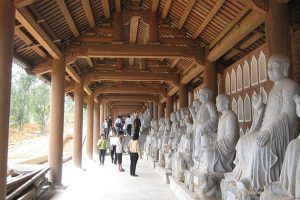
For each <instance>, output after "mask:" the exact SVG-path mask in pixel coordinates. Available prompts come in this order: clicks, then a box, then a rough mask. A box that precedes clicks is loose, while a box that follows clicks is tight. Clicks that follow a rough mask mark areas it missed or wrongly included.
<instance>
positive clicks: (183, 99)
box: [179, 83, 188, 109]
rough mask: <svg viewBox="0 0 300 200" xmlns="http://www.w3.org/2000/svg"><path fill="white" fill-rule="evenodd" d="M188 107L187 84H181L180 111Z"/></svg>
mask: <svg viewBox="0 0 300 200" xmlns="http://www.w3.org/2000/svg"><path fill="white" fill-rule="evenodd" d="M187 106H188V93H187V87H186V84H182V83H180V84H179V109H181V108H184V107H187Z"/></svg>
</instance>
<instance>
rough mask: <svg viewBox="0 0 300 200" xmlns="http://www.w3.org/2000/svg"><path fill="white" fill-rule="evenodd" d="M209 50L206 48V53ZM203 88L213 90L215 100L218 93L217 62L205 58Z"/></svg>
mask: <svg viewBox="0 0 300 200" xmlns="http://www.w3.org/2000/svg"><path fill="white" fill-rule="evenodd" d="M208 52H209V51H208V49H206V55H208ZM206 58H207V57H206ZM203 88H208V89H210V90H211V91H212V92H213V97H212V100H213V101H214V102H215V101H216V97H217V95H218V69H217V65H216V63H215V62H210V61H209V60H208V59H206V60H205V68H204V83H203Z"/></svg>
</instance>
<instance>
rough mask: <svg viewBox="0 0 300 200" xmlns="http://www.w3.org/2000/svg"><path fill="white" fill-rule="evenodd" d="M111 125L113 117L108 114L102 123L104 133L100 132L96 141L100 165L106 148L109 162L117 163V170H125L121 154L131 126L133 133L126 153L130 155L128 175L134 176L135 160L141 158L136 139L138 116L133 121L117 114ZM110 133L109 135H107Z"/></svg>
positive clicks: (138, 129)
mask: <svg viewBox="0 0 300 200" xmlns="http://www.w3.org/2000/svg"><path fill="white" fill-rule="evenodd" d="M112 125H113V119H112V116H111V115H110V116H108V117H107V118H106V119H105V121H104V123H103V130H104V133H101V135H100V139H99V140H98V142H97V145H98V147H99V161H100V165H104V161H105V156H106V153H107V149H109V150H110V156H111V163H112V164H115V165H118V171H119V172H124V171H125V170H124V169H123V166H122V156H123V153H125V135H129V136H131V128H132V126H133V127H134V133H133V136H132V138H131V139H130V141H129V142H128V145H127V146H126V147H127V153H129V155H130V175H131V176H135V177H136V176H137V175H136V173H135V171H136V165H137V161H138V159H139V158H140V159H141V158H142V155H141V148H140V143H139V140H138V139H139V131H140V127H141V121H140V119H139V118H138V116H136V118H135V119H134V121H133V123H132V120H131V118H130V116H127V117H126V119H125V120H123V119H122V117H121V116H118V117H117V119H116V120H115V121H114V127H113V126H112ZM123 127H125V128H123ZM110 133H111V134H110ZM124 133H125V134H124ZM110 135H111V137H109V136H110Z"/></svg>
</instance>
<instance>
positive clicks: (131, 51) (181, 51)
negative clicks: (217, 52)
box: [66, 44, 204, 65]
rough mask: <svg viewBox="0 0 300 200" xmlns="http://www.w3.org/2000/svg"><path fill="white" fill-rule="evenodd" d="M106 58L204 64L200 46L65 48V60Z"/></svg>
mask: <svg viewBox="0 0 300 200" xmlns="http://www.w3.org/2000/svg"><path fill="white" fill-rule="evenodd" d="M86 56H90V57H108V58H158V59H159V58H177V57H180V58H193V59H195V60H196V61H197V63H198V64H200V65H204V48H202V47H181V46H179V47H176V48H174V47H169V46H159V45H142V46H141V45H131V44H124V45H118V44H101V45H91V44H87V45H70V46H69V47H68V48H67V50H66V57H68V58H67V59H66V60H72V59H73V60H74V59H75V58H76V57H86Z"/></svg>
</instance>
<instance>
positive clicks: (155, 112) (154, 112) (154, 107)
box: [153, 102, 158, 121]
mask: <svg viewBox="0 0 300 200" xmlns="http://www.w3.org/2000/svg"><path fill="white" fill-rule="evenodd" d="M153 120H154V121H157V120H158V104H157V103H156V102H154V103H153Z"/></svg>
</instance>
